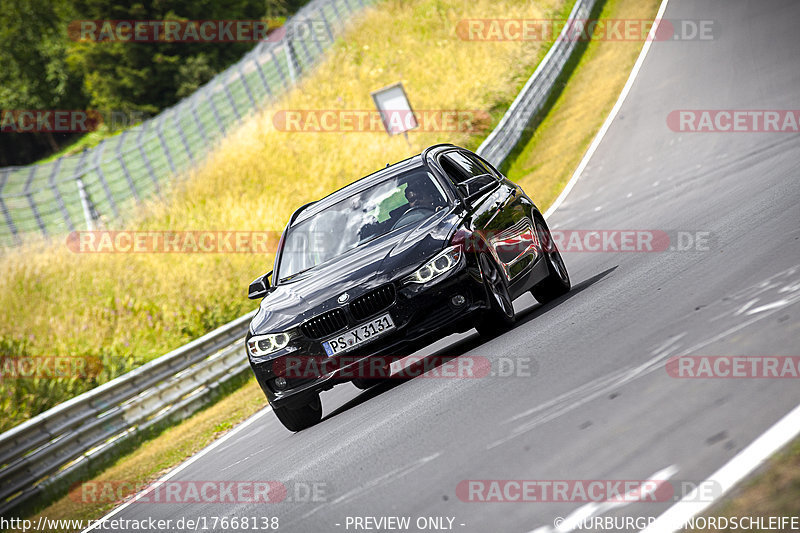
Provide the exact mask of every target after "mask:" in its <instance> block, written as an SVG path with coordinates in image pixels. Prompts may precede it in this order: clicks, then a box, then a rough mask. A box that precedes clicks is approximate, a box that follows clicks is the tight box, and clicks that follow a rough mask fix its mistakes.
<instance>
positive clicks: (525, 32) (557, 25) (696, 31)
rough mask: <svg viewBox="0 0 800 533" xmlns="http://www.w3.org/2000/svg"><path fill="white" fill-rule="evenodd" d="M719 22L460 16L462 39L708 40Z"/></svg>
mask: <svg viewBox="0 0 800 533" xmlns="http://www.w3.org/2000/svg"><path fill="white" fill-rule="evenodd" d="M718 32H719V23H717V22H716V21H714V20H709V19H706V20H688V19H681V20H679V19H656V20H653V19H604V18H600V19H572V20H569V19H464V20H461V21H459V23H458V25H457V26H456V34H457V35H458V37H459V38H460V39H462V40H464V41H540V42H550V41H553V40H565V41H590V40H591V41H711V40H714V39H716V38H717V34H718Z"/></svg>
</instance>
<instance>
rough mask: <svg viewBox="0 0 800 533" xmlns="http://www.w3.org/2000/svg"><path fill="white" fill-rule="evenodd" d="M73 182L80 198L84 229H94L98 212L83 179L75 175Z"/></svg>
mask: <svg viewBox="0 0 800 533" xmlns="http://www.w3.org/2000/svg"><path fill="white" fill-rule="evenodd" d="M75 184H76V185H77V186H78V196H79V197H80V199H81V208H82V209H83V218H84V220H86V229H87V230H89V231H94V229H95V221H96V220H98V219H99V218H100V214H99V213H98V212H97V209H95V206H94V202H92V197H91V196H89V191H87V190H86V186H85V185H84V184H83V180H82V179H81V178H80V177H77V178H75Z"/></svg>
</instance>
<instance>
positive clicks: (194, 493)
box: [69, 480, 330, 504]
mask: <svg viewBox="0 0 800 533" xmlns="http://www.w3.org/2000/svg"><path fill="white" fill-rule="evenodd" d="M329 490H330V487H329V486H328V484H327V483H325V482H322V481H313V482H305V481H298V480H294V481H292V482H290V483H283V482H281V481H251V480H247V481H217V480H206V481H176V480H167V481H154V482H152V483H141V482H135V481H127V480H106V481H85V482H82V483H76V484H75V485H73V487H72V488H71V490H70V492H69V498H70V499H71V500H72V501H74V502H76V503H80V504H98V503H118V502H122V501H131V502H132V503H135V504H176V503H180V504H192V503H197V504H239V503H248V504H253V503H257V504H269V503H283V502H293V503H312V504H313V503H323V502H325V501H327V498H328V494H329Z"/></svg>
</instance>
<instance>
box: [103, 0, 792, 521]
mask: <svg viewBox="0 0 800 533" xmlns="http://www.w3.org/2000/svg"><path fill="white" fill-rule="evenodd" d="M665 16H666V18H669V19H692V20H702V19H708V20H713V21H714V28H715V30H714V32H715V33H714V39H713V40H702V41H700V40H698V41H689V42H672V41H668V42H657V43H655V44H654V45H653V46H652V48H651V50H650V52H649V55H648V56H647V58H646V61H645V63H644V65H643V67H642V69H641V71H640V72H639V75H638V77H637V79H636V82H635V84H634V85H633V88H632V90H631V92H630V94H629V95H628V98H627V100H626V101H625V103H624V105H623V107H622V109H621V111H620V113H619V115H618V116H617V118H616V120H615V121H614V123H613V124H612V126H611V128H610V129H609V131H608V133H607V134H606V136H605V138H604V139H603V142H602V144H601V145H600V146H599V148H598V150H597V152H596V153H595V155H594V157H593V158H592V160H591V161H590V163H589V166H588V167H587V169H586V171H585V172H584V175H583V177H582V178H581V180H580V181H579V182H578V183H577V184H576V186H575V188H574V189H573V190H572V192H571V194H570V195H569V196H568V197H567V200H566V201H565V202H564V204H563V205H562V206H561V207H560V208H559V209H558V210H557V211H556V212H555V213H554V214H553V215H552V217H551V218H550V224H551V226H553V227H554V228H561V229H578V230H588V229H599V230H610V229H636V230H663V231H666V232H667V233H668V234H669V235H670V236H671V237H672V245H673V246H675V245H677V235H678V233H677V232H689V234H691V235H694V236H696V235H697V233H696V232H707V237H708V238H707V243H706V246H704V247H702V249H691V250H688V251H678V250H667V251H664V252H659V253H644V252H641V253H637V252H620V253H614V252H608V253H597V252H594V253H592V252H571V253H566V254H565V260H566V263H567V266H568V268H569V270H570V273H571V276H572V279H573V284H574V286H575V289H574V290H573V291H572V293H571V294H569V295H568V296H566V297H564V298H562V299H561V300H560V301H558V302H556V303H554V304H550V305H548V306H545V307H541V306H539V305H537V304H535V303H534V301H533V299H532V298H530V297H526V298H523V299H520V300H519V301H517V302H516V305H517V307H518V309H519V310H520V311H521V315H522V319H521V321H520V324H519V325H518V326H517V327H516V328H515V329H514V330H512V331H511V332H509V333H507V334H505V335H503V336H501V337H498V338H496V339H494V340H491V341H488V342H481V341H480V339H478V337H477V334H475V333H474V332H472V333H471V334H465V335H461V336H456V337H451V338H448V339H445V340H443V341H440V343H438V344H437V345H436V346H434V347H431V348H429V349H428V350H427V351H428V352H434V351H437V350H444V353H447V354H463V355H462V356H481V357H487V358H489V359H491V360H492V361H493V362H494V364H495V365H497V364H499V363H498V361H499V360H500V358H507V360H509V361H512V362H513V363H515V364H517V365H519V363H521V362H525V361H529V363H530V366H529V368H530V375H527V376H525V375H520V376H517V375H514V376H510V377H501V376H490V377H485V378H482V379H448V378H438V379H433V378H432V379H426V378H418V379H413V380H409V381H402V382H396V383H392V384H389V385H386V386H380V387H376V388H374V389H372V390H370V391H367V392H363V393H362V392H360V391H358V390H356V389H355V388H353V387H351V386H349V385H347V386H344V387H340V388H337V389H334V390H333V391H330V392H328V393H325V394H324V395H323V405H324V409H325V413H326V418H325V420H323V422H322V423H320V424H319V425H317V426H315V427H313V428H311V429H309V430H306V431H303V432H301V433H299V434H291V433H289V432H288V431H286V430H285V429H284V428H283V427H282V426H281V425H280V424H279V423H278V422H277V420H276V419H275V418H274V415H272V413H266V414H265V416H263V417H261V418H260V419H259V420H257V421H256V422H255V423H252V424H250V425H249V426H247V428H246V429H244V430H241V431H239V432H237V433H236V434H235V435H233V436H232V437H231V438H230V439H228V440H226V441H225V442H224V443H223V444H221V445H219V446H217V447H216V448H214V449H213V450H211V451H210V452H209V453H207V454H205V455H203V456H202V457H201V458H200V459H198V460H196V461H195V462H193V463H192V464H190V465H188V466H187V467H186V468H184V469H183V470H182V471H181V472H180V473H179V474H177V475H176V476H175V477H174V478H173V480H195V481H202V480H225V481H243V480H253V481H266V480H274V481H280V482H282V483H284V484H285V485H286V486H287V488H288V489H289V495H290V498H291V499H293V500H297V499H300V500H302V498H297V497H296V495H295V494H294V491H295V490H301V491H302V489H303V487H305V485H303V484H304V483H309V484H310V483H317V489H318V492H317V496H318V499H322V500H324V501H317V502H306V501H293V502H283V503H277V504H247V503H241V504H237V505H227V504H197V503H184V504H163V503H136V504H133V505H130V506H128V507H126V508H125V509H123V510H122V511H120V512H119V513H118V514H116V516H115V518H123V519H144V518H151V517H152V518H156V519H158V518H172V519H173V520H175V519H178V518H180V517H191V518H197V517H207V518H208V519H212V517H222V516H228V517H230V516H238V517H243V516H259V517H262V516H268V517H271V516H277V517H279V520H280V530H282V531H293V532H294V531H299V532H322V531H353V530H354V529H353V527H352V526H350V527H349V528H347V527H346V526H347V523H348V522H347V517H364V516H374V517H380V516H408V517H410V518H411V521H412V524H414V522H415V521H416V519H417V518H418V517H452V518H454V521H453V525H452V528H453V529H454V530H456V531H464V532H487V531H502V532H523V533H524V532H527V531H530V530H533V529H536V528H538V527H540V526H549V525H551V524H552V521H553V519H554V518H555V517H557V516H566V515H567V514H569V513H571V512H573V511H575V510H576V509H578V508H580V507H582V506H583V505H584V503H583V502H576V501H567V502H564V501H560V502H549V503H548V502H533V503H531V502H529V503H475V502H465V501H462V500H461V499H460V498H459V495H458V494H457V492H456V487H457V486H458V485H459V482H461V481H462V480H480V479H528V480H565V479H569V480H607V479H617V480H619V479H623V480H641V479H648V478H651V476H653V474H654V473H656V472H659V471H663V469H665V468H668V467H672V470H671V474H672V478H671V479H672V481H673V483H674V482H678V483H679V482H683V481H687V482H689V481H700V480H703V479H705V478H707V477H708V476H709V475H710V474H711V473H712V472H714V471H715V470H716V469H718V468H719V467H720V466H721V465H723V464H724V463H725V462H726V461H728V460H729V459H730V458H731V457H733V456H734V455H735V454H736V453H737V452H738V451H739V450H741V449H742V448H743V447H744V446H746V445H747V444H748V443H750V442H752V441H753V440H754V439H755V438H756V437H758V436H759V435H760V434H761V433H763V432H764V431H765V430H766V429H767V428H769V427H770V426H771V425H772V424H773V423H775V422H776V421H777V420H778V419H780V418H781V417H782V416H783V415H784V414H786V413H787V412H789V411H790V410H791V409H792V408H794V407H795V406H797V405H798V404H800V387H798V386H797V381H796V380H791V379H783V380H778V379H710V380H709V379H703V380H693V379H676V378H674V377H671V376H670V375H669V374H668V373H667V372H666V370H665V368H664V363H665V361H666V360H667V359H668V358H669V357H673V356H679V355H750V356H767V355H780V356H797V355H800V348H798V346H800V343H798V339H799V338H800V335H799V334H798V333H800V208H798V202H799V201H800V179H798V178H800V176H799V175H798V174H800V165H798V162H800V135H798V134H797V133H743V132H735V133H679V132H675V131H672V130H671V129H670V128H669V127H668V126H667V121H666V117H667V115H668V114H669V113H670V112H671V111H673V110H680V109H762V110H763V109H796V108H797V107H798V105H797V104H798V102H800V39H798V36H797V30H796V28H797V25H798V23H800V3H798V2H796V1H793V0H782V1H781V0H776V1H768V2H767V1H765V2H744V1H741V2H729V1H714V2H712V1H697V2H694V1H690V0H672V1H670V3H669V5H668V7H667V11H666V15H665ZM700 235H701V237H703V236H704V235H706V234H700ZM701 244H702V243H701ZM495 368H496V367H495ZM517 369H518V370H520V373H522V374H524V371H523V370H522V367H520V366H517ZM673 486H675V485H673ZM320 491H321V492H320ZM669 505H670V502H669V501H662V502H656V503H639V502H637V503H632V504H630V505H627V506H624V507H620V508H616V509H611V510H610V511H609V512H608V515H609V516H633V517H647V516H657V515H658V514H660V513H661V512H663V511H664V510H665V509H666V508H667V507H668V506H669ZM445 524H447V522H446V521H445ZM208 526H209V527H210V526H211V523H210V522H209V523H208ZM122 529H123V530H125V529H126V528H122ZM217 529H221V528H219V527H218V528H217ZM131 530H132V529H131ZM380 530H387V528H381V529H380ZM411 530H412V531H417V529H415V528H413V527H412V528H411Z"/></svg>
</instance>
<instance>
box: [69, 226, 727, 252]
mask: <svg viewBox="0 0 800 533" xmlns="http://www.w3.org/2000/svg"><path fill="white" fill-rule="evenodd" d="M550 235H551V236H552V239H549V238H547V237H545V236H543V235H536V234H535V233H530V234H528V235H525V236H524V237H525V238H524V239H519V238H517V237H514V238H513V239H508V238H505V237H504V236H503V235H502V233H493V232H487V231H481V232H476V233H474V234H473V236H472V237H471V238H470V239H469V240H468V241H467V242H465V243H464V245H465V247H466V248H467V250H468V251H486V250H488V249H489V247H490V246H491V247H495V248H497V247H500V248H502V249H503V251H512V250H513V249H515V248H518V249H519V250H520V251H525V250H527V248H528V246H529V243H530V242H531V241H533V242H534V245H535V246H536V247H537V248H538V249H540V250H546V251H550V250H552V246H553V244H554V245H555V246H556V247H557V248H558V250H560V251H561V252H564V253H572V252H595V253H615V252H626V253H627V252H640V253H663V252H707V251H709V250H711V248H712V247H713V245H714V238H713V237H714V235H713V234H712V233H711V232H709V231H697V230H677V231H665V230H651V229H646V230H636V229H589V230H570V229H554V230H551V232H550ZM329 237H330V235H329V234H328V233H327V232H306V233H304V234H302V235H299V234H298V235H296V238H295V239H294V240H293V243H294V244H293V246H296V247H297V249H296V250H295V249H290V248H286V249H284V250H283V253H294V252H298V253H307V252H308V251H325V250H327V249H328V248H329V246H330V244H329V240H330V239H329ZM66 245H67V248H69V250H70V251H72V252H74V253H86V254H92V253H102V254H105V253H151V254H152V253H154V254H174V253H183V254H198V253H199V254H209V253H239V254H241V253H250V254H267V253H275V252H276V251H278V249H279V248H280V247H281V246H282V244H281V232H280V231H275V230H265V231H250V230H189V231H179V230H160V231H145V230H142V231H138V230H87V231H73V232H71V233H69V234H68V235H67V239H66Z"/></svg>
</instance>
